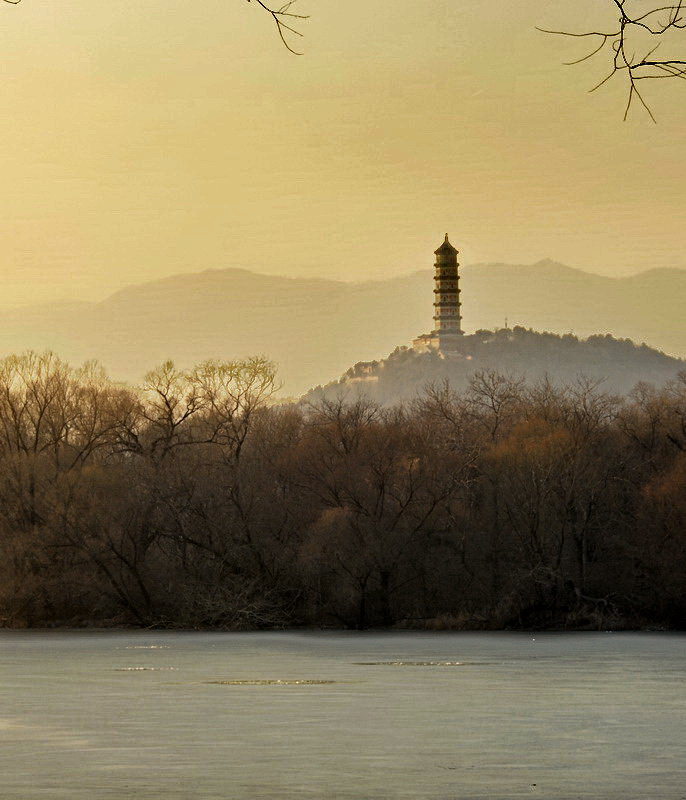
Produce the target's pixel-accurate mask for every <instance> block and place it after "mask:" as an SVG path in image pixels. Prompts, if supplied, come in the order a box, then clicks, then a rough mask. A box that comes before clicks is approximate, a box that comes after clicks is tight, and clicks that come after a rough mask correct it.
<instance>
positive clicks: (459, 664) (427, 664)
mask: <svg viewBox="0 0 686 800" xmlns="http://www.w3.org/2000/svg"><path fill="white" fill-rule="evenodd" d="M353 663H354V664H355V666H357V667H464V666H466V663H465V662H464V661H354V662H353Z"/></svg>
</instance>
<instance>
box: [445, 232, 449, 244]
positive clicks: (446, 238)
mask: <svg viewBox="0 0 686 800" xmlns="http://www.w3.org/2000/svg"><path fill="white" fill-rule="evenodd" d="M445 240H446V242H447V241H448V234H447V233H446V235H445ZM448 243H449V242H448Z"/></svg>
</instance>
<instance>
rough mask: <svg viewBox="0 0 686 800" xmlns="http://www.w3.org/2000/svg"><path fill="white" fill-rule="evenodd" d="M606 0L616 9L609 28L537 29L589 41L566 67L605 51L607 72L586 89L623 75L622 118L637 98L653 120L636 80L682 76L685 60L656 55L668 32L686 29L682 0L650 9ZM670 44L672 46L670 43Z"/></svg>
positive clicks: (635, 1) (631, 0) (621, 0)
mask: <svg viewBox="0 0 686 800" xmlns="http://www.w3.org/2000/svg"><path fill="white" fill-rule="evenodd" d="M608 2H610V3H611V4H613V5H614V6H615V7H616V11H617V12H619V16H618V18H617V21H616V24H615V25H614V26H612V27H610V28H609V29H601V30H590V31H580V32H575V31H568V30H548V29H545V28H538V30H540V31H542V32H543V33H551V34H555V35H558V36H568V37H573V38H580V39H587V40H590V41H591V42H592V49H591V50H590V52H587V53H585V54H584V55H582V56H581V57H580V58H577V59H575V60H574V61H568V62H565V63H566V64H567V65H568V66H571V65H574V64H581V63H582V62H584V61H588V60H589V59H591V58H593V57H594V56H596V55H599V54H600V55H605V54H609V55H610V71H609V73H608V74H607V75H605V77H604V78H603V79H602V80H601V81H599V82H598V83H597V84H596V85H595V86H593V87H592V88H591V89H590V91H591V92H595V91H596V90H597V89H600V87H601V86H604V85H605V84H606V83H607V82H608V81H609V80H610V79H611V78H613V77H614V76H615V75H623V76H624V77H625V78H626V80H627V82H628V96H627V102H626V108H625V110H624V119H625V120H626V118H627V116H628V114H629V110H630V109H631V105H632V103H633V102H634V101H635V100H638V101H639V103H640V104H641V105H642V106H643V108H644V109H645V110H646V112H647V113H648V115H649V116H650V118H651V119H652V120H653V122H655V117H654V116H653V113H652V111H651V110H650V107H649V106H648V104H647V102H646V100H645V99H644V97H643V94H642V92H641V91H640V90H639V81H646V80H662V79H665V78H681V79H685V78H686V59H684V58H678V57H672V56H669V57H664V56H662V55H660V56H658V55H656V53H657V50H658V49H659V48H660V47H661V46H662V45H663V44H665V43H666V40H667V38H668V36H669V34H673V33H678V32H679V31H682V30H685V29H686V17H685V16H684V12H685V9H684V0H679V2H677V3H668V4H666V5H662V4H660V5H658V4H656V3H651V5H652V8H650V9H649V10H648V11H646V10H645V3H640V2H639V1H638V0H608ZM672 38H673V37H672ZM656 42H657V43H656ZM680 43H681V42H680V41H679V44H680ZM670 44H672V45H673V44H674V42H673V41H672V42H670Z"/></svg>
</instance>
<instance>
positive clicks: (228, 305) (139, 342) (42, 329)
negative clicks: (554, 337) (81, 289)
mask: <svg viewBox="0 0 686 800" xmlns="http://www.w3.org/2000/svg"><path fill="white" fill-rule="evenodd" d="M432 275H433V273H432V271H431V270H428V269H427V270H422V271H419V272H415V273H412V274H406V275H401V276H399V277H396V278H391V279H388V280H376V281H366V282H362V283H347V282H343V281H336V280H327V279H312V278H284V277H276V276H272V275H265V274H258V273H254V272H250V271H247V270H243V269H234V268H231V269H217V270H206V271H204V272H196V273H188V274H182V275H173V276H171V277H168V278H164V279H162V280H157V281H153V282H149V283H142V284H138V285H133V286H129V287H127V288H125V289H122V290H120V291H118V292H116V293H115V294H113V295H111V296H110V297H108V298H106V299H105V300H102V301H100V302H93V303H91V302H59V303H54V304H51V305H42V306H36V307H26V308H20V309H8V310H5V311H3V312H0V353H2V354H8V353H12V352H20V351H23V350H26V349H37V350H42V349H45V348H49V349H52V350H54V351H55V352H57V353H58V354H59V355H60V356H61V357H63V358H65V359H66V360H68V361H70V362H73V363H80V362H82V361H84V360H86V359H97V360H99V361H100V362H101V363H103V364H104V366H105V367H106V368H107V370H108V372H109V373H110V374H111V376H112V377H114V378H115V379H119V380H125V381H128V382H131V383H136V382H138V381H140V380H141V378H142V376H143V375H144V373H145V372H146V371H147V370H148V369H151V368H152V367H153V366H155V365H156V364H158V363H159V362H160V361H162V360H164V359H167V358H172V359H174V360H175V361H176V362H177V363H178V364H179V365H180V366H183V367H188V366H191V365H192V364H195V363H198V362H199V361H202V360H204V359H207V358H221V359H231V358H236V357H240V356H246V355H251V354H263V355H266V356H268V357H270V358H272V359H273V360H274V361H276V362H277V364H278V366H279V372H280V374H281V377H282V380H283V381H284V392H285V393H286V394H289V395H298V394H301V393H303V392H305V391H307V390H308V389H309V388H310V387H312V386H315V385H317V384H324V383H327V382H329V381H331V380H334V379H336V378H338V377H339V376H340V375H341V374H342V373H343V372H344V371H345V370H346V369H347V368H348V367H350V365H351V364H354V363H356V362H359V361H366V360H373V359H379V358H382V357H384V356H386V355H387V354H388V353H390V352H391V351H393V350H394V349H395V348H396V347H397V346H399V345H406V344H409V343H410V341H411V340H412V339H413V338H414V337H416V336H417V335H418V334H420V333H424V332H427V331H428V330H430V329H431V327H432V319H431V317H432V311H433V310H432V305H431V304H432V302H433V292H432V290H433V285H432V284H433V281H432ZM461 276H462V279H461V287H462V301H463V306H462V313H463V317H464V319H463V325H464V328H465V330H466V331H467V332H474V331H477V330H479V329H483V328H486V329H496V328H499V327H504V326H505V323H506V320H507V325H508V326H509V327H513V326H516V325H520V326H524V327H525V328H536V329H540V330H547V331H552V332H556V333H561V334H563V333H570V332H573V333H574V334H576V335H578V336H582V337H586V336H589V335H592V334H597V333H601V334H605V333H611V334H613V335H614V336H616V337H619V338H630V339H632V340H634V341H635V342H637V343H642V342H646V343H648V344H649V345H651V346H653V347H657V348H659V349H661V350H664V351H665V352H666V353H669V354H671V355H674V356H684V355H686V323H685V322H684V316H683V299H684V298H685V297H686V270H677V269H672V270H669V269H659V270H649V271H647V272H644V273H640V274H638V275H634V276H631V277H627V278H608V277H604V276H600V275H593V274H589V273H586V272H582V271H581V270H577V269H574V268H572V267H568V266H565V265H564V264H559V263H557V262H555V261H550V260H545V261H540V262H538V263H536V264H533V265H512V264H474V265H467V266H463V267H461Z"/></svg>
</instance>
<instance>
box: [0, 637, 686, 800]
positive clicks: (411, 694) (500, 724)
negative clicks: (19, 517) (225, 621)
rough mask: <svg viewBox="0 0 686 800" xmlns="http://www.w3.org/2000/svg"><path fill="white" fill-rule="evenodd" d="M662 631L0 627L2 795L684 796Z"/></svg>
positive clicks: (75, 799) (670, 657)
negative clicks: (25, 629)
mask: <svg viewBox="0 0 686 800" xmlns="http://www.w3.org/2000/svg"><path fill="white" fill-rule="evenodd" d="M685 642H686V640H685V639H684V636H683V635H682V634H658V633H650V634H647V633H593V634H590V633H576V634H569V633H568V634H540V633H536V634H531V633H518V634H512V633H459V634H453V633H441V634H429V633H384V634H378V633H364V634H357V633H345V634H343V633H241V634H236V633H232V634H226V633H166V632H165V633H157V632H156V633H150V632H118V631H117V632H71V633H70V632H23V631H20V632H10V631H2V632H0V665H1V666H0V709H1V712H0V769H1V774H2V790H1V796H2V798H3V800H10V799H11V800H38V799H39V798H54V800H57V799H58V798H60V799H61V798H64V800H67V798H69V800H85V799H86V798H88V799H89V800H90V798H102V799H103V800H109V799H110V798H111V799H112V800H114V799H115V798H116V800H124V799H125V798H127V799H128V798H138V797H145V798H160V800H161V798H178V799H179V800H180V799H181V798H190V797H198V798H203V800H210V799H212V800H220V798H221V800H225V799H226V798H235V799H236V800H255V799H258V800H262V799H263V800H273V799H274V798H285V799H288V800H291V799H292V800H301V798H302V799H304V798H312V799H313V800H314V799H315V798H316V799H317V800H320V798H332V800H333V799H334V798H335V799H339V800H382V799H383V800H386V799H387V798H388V800H390V798H408V800H409V798H413V799H414V798H425V799H426V800H429V799H430V800H449V798H454V800H458V799H459V800H468V799H470V798H473V799H474V800H476V798H489V800H506V799H507V798H514V797H540V798H546V799H547V798H558V799H559V800H572V798H575V799H576V798H589V800H590V798H602V799H603V800H614V799H615V798H616V800H645V799H646V798H656V800H657V798H660V800H677V798H683V797H684V796H685V791H684V786H686V747H685V745H684V743H685V742H686V713H685V712H686V685H685V683H684V677H685V668H686V653H685V650H684V644H685Z"/></svg>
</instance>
